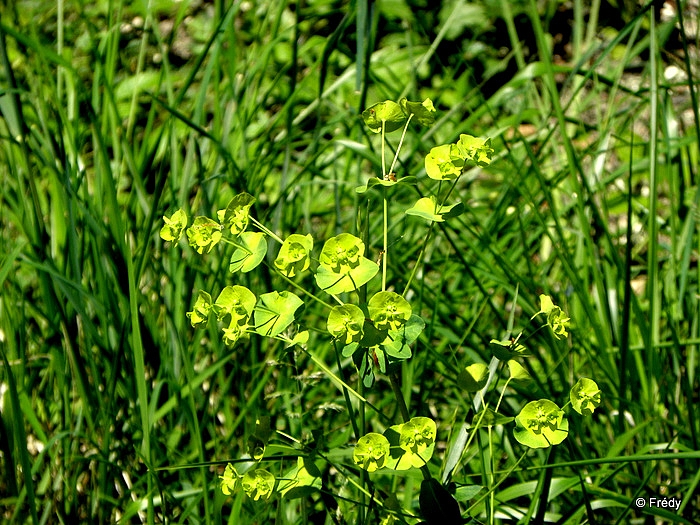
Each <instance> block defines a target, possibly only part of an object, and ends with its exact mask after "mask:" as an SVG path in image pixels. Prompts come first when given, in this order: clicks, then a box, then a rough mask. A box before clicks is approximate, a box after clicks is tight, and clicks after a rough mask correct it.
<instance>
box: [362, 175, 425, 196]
mask: <svg viewBox="0 0 700 525" xmlns="http://www.w3.org/2000/svg"><path fill="white" fill-rule="evenodd" d="M417 182H418V178H417V177H414V176H413V175H408V176H406V177H401V178H399V179H396V180H391V179H390V180H384V179H380V178H379V177H372V178H370V179H369V180H368V181H367V184H365V185H364V186H358V187H357V188H355V191H356V192H357V193H360V194H362V193H366V192H367V191H369V190H370V189H372V188H374V187H375V186H384V187H389V186H395V185H397V184H410V185H415V184H416V183H417Z"/></svg>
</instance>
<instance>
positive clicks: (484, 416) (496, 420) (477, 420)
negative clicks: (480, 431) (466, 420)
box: [471, 408, 513, 428]
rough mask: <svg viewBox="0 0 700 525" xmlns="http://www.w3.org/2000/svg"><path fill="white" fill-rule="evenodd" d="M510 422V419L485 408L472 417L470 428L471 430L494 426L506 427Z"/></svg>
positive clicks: (511, 419)
mask: <svg viewBox="0 0 700 525" xmlns="http://www.w3.org/2000/svg"><path fill="white" fill-rule="evenodd" d="M511 421H513V418H512V417H508V416H504V415H502V414H499V413H498V412H494V411H493V410H491V409H490V408H485V409H483V410H481V411H480V412H479V413H478V414H475V415H474V418H473V419H472V425H471V426H472V428H480V427H494V426H496V425H507V424H508V423H510V422H511Z"/></svg>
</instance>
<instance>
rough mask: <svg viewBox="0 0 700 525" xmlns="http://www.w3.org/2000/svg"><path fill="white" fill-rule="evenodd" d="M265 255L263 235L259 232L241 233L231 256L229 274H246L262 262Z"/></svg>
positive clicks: (265, 242) (265, 244)
mask: <svg viewBox="0 0 700 525" xmlns="http://www.w3.org/2000/svg"><path fill="white" fill-rule="evenodd" d="M266 253H267V241H266V240H265V234H263V233H261V232H243V233H241V235H240V237H238V244H237V246H236V249H235V250H234V252H233V255H231V264H230V265H229V267H228V269H229V271H230V272H231V273H236V272H237V271H239V270H240V271H241V272H243V273H247V272H249V271H251V270H253V269H255V268H257V266H258V265H259V264H260V263H261V262H262V260H263V259H264V258H265V254H266Z"/></svg>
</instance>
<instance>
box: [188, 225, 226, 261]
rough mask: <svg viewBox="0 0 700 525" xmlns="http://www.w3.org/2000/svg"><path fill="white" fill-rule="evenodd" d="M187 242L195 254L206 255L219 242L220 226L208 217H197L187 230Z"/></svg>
mask: <svg viewBox="0 0 700 525" xmlns="http://www.w3.org/2000/svg"><path fill="white" fill-rule="evenodd" d="M187 240H188V242H189V244H190V246H192V247H193V248H194V249H195V250H196V251H197V253H203V252H204V248H207V253H209V252H210V251H211V249H212V248H213V247H214V246H216V245H217V244H218V243H219V241H220V240H221V225H220V224H219V223H218V222H216V221H213V220H211V219H210V218H209V217H197V218H196V219H195V220H194V223H193V224H192V226H190V227H189V228H187Z"/></svg>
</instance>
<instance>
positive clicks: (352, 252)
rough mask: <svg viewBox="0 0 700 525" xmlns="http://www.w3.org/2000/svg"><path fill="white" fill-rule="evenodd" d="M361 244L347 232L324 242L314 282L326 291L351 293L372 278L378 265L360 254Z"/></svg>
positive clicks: (377, 269) (363, 247)
mask: <svg viewBox="0 0 700 525" xmlns="http://www.w3.org/2000/svg"><path fill="white" fill-rule="evenodd" d="M364 251H365V245H364V243H363V242H362V241H361V240H360V239H358V238H357V237H355V236H354V235H350V234H349V233H341V234H340V235H338V236H336V237H331V238H330V239H328V240H327V241H326V242H325V244H324V245H323V250H322V251H321V256H320V257H319V261H320V265H319V267H318V270H317V272H316V275H315V279H316V284H318V286H319V287H320V288H321V289H322V290H324V291H325V292H327V293H329V294H338V293H343V292H351V291H353V290H355V289H357V288H359V287H360V286H362V285H363V284H365V283H366V282H368V281H369V280H370V279H371V278H372V277H374V276H375V275H376V274H377V272H378V271H379V266H378V265H377V264H376V263H374V262H373V261H370V260H369V259H367V258H365V257H363V254H364Z"/></svg>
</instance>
